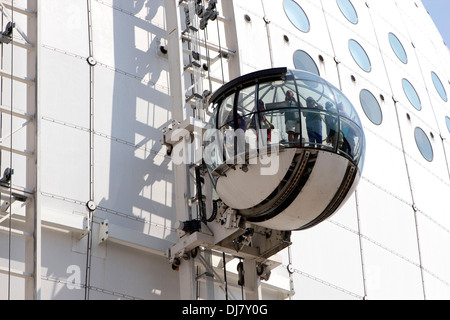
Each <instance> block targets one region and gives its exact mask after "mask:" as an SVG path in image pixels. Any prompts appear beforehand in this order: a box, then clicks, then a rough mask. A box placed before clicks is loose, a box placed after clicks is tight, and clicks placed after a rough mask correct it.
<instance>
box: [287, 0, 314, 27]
mask: <svg viewBox="0 0 450 320" xmlns="http://www.w3.org/2000/svg"><path fill="white" fill-rule="evenodd" d="M284 11H285V12H286V15H287V16H288V18H289V20H290V21H291V22H292V24H293V25H294V26H295V27H296V28H297V29H299V30H300V31H303V32H308V31H309V20H308V17H307V16H306V13H305V11H303V9H302V7H300V5H299V4H298V3H297V2H295V1H294V0H284Z"/></svg>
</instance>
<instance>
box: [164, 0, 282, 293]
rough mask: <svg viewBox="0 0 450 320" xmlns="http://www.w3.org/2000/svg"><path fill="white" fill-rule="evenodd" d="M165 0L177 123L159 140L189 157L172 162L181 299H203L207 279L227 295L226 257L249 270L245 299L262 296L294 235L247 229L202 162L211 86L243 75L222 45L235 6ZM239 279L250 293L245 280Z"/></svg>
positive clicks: (171, 255)
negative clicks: (220, 197) (217, 194)
mask: <svg viewBox="0 0 450 320" xmlns="http://www.w3.org/2000/svg"><path fill="white" fill-rule="evenodd" d="M164 4H165V10H166V24H167V34H168V39H167V45H166V46H161V47H160V50H161V52H163V54H164V55H167V58H168V62H169V73H170V90H171V105H172V118H173V119H174V120H173V121H172V124H171V125H170V126H169V127H168V128H165V129H164V130H163V139H162V140H161V143H162V144H163V145H165V146H167V150H168V155H172V156H173V155H176V156H180V155H181V157H184V159H182V160H184V161H179V160H180V159H178V162H177V163H174V173H175V190H174V192H175V204H176V211H177V220H178V221H179V228H178V229H179V242H178V243H177V244H176V245H174V246H173V247H172V248H170V249H169V250H168V252H167V257H168V259H169V261H170V263H171V264H172V268H173V269H174V270H177V271H178V272H179V278H180V298H181V299H183V300H195V299H198V298H200V297H199V294H198V288H199V287H198V286H199V281H202V282H205V283H206V297H202V298H206V299H208V300H212V299H214V298H215V297H214V291H215V290H214V288H215V283H216V284H218V287H219V288H221V289H222V290H223V291H224V292H225V296H226V297H227V299H228V297H229V295H228V290H227V286H228V284H227V279H226V278H227V271H226V260H228V259H235V258H236V259H239V260H240V261H241V262H240V263H239V266H240V270H239V269H238V271H239V277H241V275H243V274H244V272H241V271H242V270H245V299H248V300H259V299H261V298H262V297H261V279H264V278H265V277H266V280H267V279H268V276H270V270H271V269H273V268H275V267H276V266H278V265H280V264H281V262H279V261H275V260H270V257H272V255H273V254H275V253H277V252H278V251H280V250H282V249H283V248H286V247H287V246H289V245H290V233H289V232H282V231H274V230H271V231H270V235H269V236H268V234H269V232H268V231H267V230H265V229H264V228H258V227H256V226H252V225H247V224H245V226H244V227H243V225H244V224H243V223H241V221H240V218H239V217H238V216H237V215H236V211H235V210H233V209H231V208H228V207H226V206H221V205H220V204H216V203H214V201H213V195H212V193H213V191H212V186H211V182H210V181H209V177H207V173H205V171H206V170H204V168H203V167H202V154H201V150H202V148H201V147H202V146H201V137H202V135H203V133H204V130H205V125H206V123H205V117H206V114H208V110H207V108H208V97H209V95H210V94H212V92H211V91H212V90H213V89H212V83H214V84H215V85H216V87H217V88H218V87H219V86H221V85H223V84H224V83H225V82H226V81H227V79H233V78H234V77H236V76H239V75H241V74H240V66H239V56H238V54H237V52H238V50H237V48H227V47H223V46H222V43H225V44H227V43H235V44H237V32H236V29H235V25H234V23H233V22H232V21H233V20H234V9H233V8H234V3H233V1H232V0H226V1H222V2H221V5H222V6H221V9H222V10H223V12H224V14H225V15H229V16H227V17H224V16H222V15H221V14H220V13H219V12H218V10H217V7H216V6H217V5H218V3H217V0H165V2H164ZM208 24H209V26H210V27H211V28H212V27H215V26H217V33H218V36H217V39H214V40H215V41H216V43H214V42H213V41H211V40H210V39H208V32H206V31H203V30H205V29H206V30H207V28H208ZM220 30H222V31H223V30H224V32H223V33H224V35H221V34H220ZM224 60H226V61H225V62H226V64H227V66H226V67H225V66H224V65H225V63H224ZM216 63H220V69H219V70H220V72H221V73H222V76H221V77H220V76H217V74H216V75H215V76H214V75H212V74H211V72H210V71H211V68H212V67H213V66H214V65H215V64H216ZM216 70H217V69H216ZM208 84H209V88H208V89H206V90H205V89H204V88H205V87H207V86H208ZM191 110H192V112H190V111H191ZM199 140H200V142H199ZM198 150H200V154H199V152H198ZM217 206H218V207H217ZM211 212H213V213H211ZM207 216H208V217H210V218H209V219H208V218H206V217H207ZM206 220H207V221H206ZM272 231H273V232H272ZM249 239H251V241H249ZM250 242H251V244H250ZM213 257H216V258H220V259H221V261H220V263H219V265H221V266H222V267H221V268H222V269H223V270H224V274H223V276H220V275H219V274H218V272H217V271H214V268H213V266H212V259H213ZM216 260H217V259H216ZM199 270H200V271H199ZM239 283H240V284H241V289H242V291H244V289H243V288H244V279H240V280H239ZM230 296H232V297H233V295H232V294H231V293H230ZM242 298H244V293H243V294H242Z"/></svg>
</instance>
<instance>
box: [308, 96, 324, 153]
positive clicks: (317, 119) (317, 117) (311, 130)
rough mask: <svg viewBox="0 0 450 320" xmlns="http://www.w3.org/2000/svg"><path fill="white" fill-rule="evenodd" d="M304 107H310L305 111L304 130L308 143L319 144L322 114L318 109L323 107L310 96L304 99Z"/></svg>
mask: <svg viewBox="0 0 450 320" xmlns="http://www.w3.org/2000/svg"><path fill="white" fill-rule="evenodd" d="M306 108H308V109H311V110H309V111H307V113H306V130H307V132H308V138H309V143H310V145H321V144H322V142H323V139H322V115H321V114H320V112H318V110H321V109H322V110H323V107H322V106H321V105H319V104H317V102H316V100H314V98H312V97H308V98H307V99H306Z"/></svg>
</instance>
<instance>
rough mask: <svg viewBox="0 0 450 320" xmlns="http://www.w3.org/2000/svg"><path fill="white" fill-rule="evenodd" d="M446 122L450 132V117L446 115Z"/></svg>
mask: <svg viewBox="0 0 450 320" xmlns="http://www.w3.org/2000/svg"><path fill="white" fill-rule="evenodd" d="M445 123H447V129H448V132H450V118H449V117H445Z"/></svg>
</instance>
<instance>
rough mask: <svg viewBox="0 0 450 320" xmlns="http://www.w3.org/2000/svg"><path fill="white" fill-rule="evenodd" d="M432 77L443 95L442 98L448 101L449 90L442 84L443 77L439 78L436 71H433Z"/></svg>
mask: <svg viewBox="0 0 450 320" xmlns="http://www.w3.org/2000/svg"><path fill="white" fill-rule="evenodd" d="M431 77H432V78H433V83H434V86H435V88H436V90H437V92H438V93H439V95H440V96H441V98H442V100H444V101H447V92H445V88H444V86H443V85H442V82H441V79H439V77H438V76H437V74H436V73H434V72H431Z"/></svg>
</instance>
